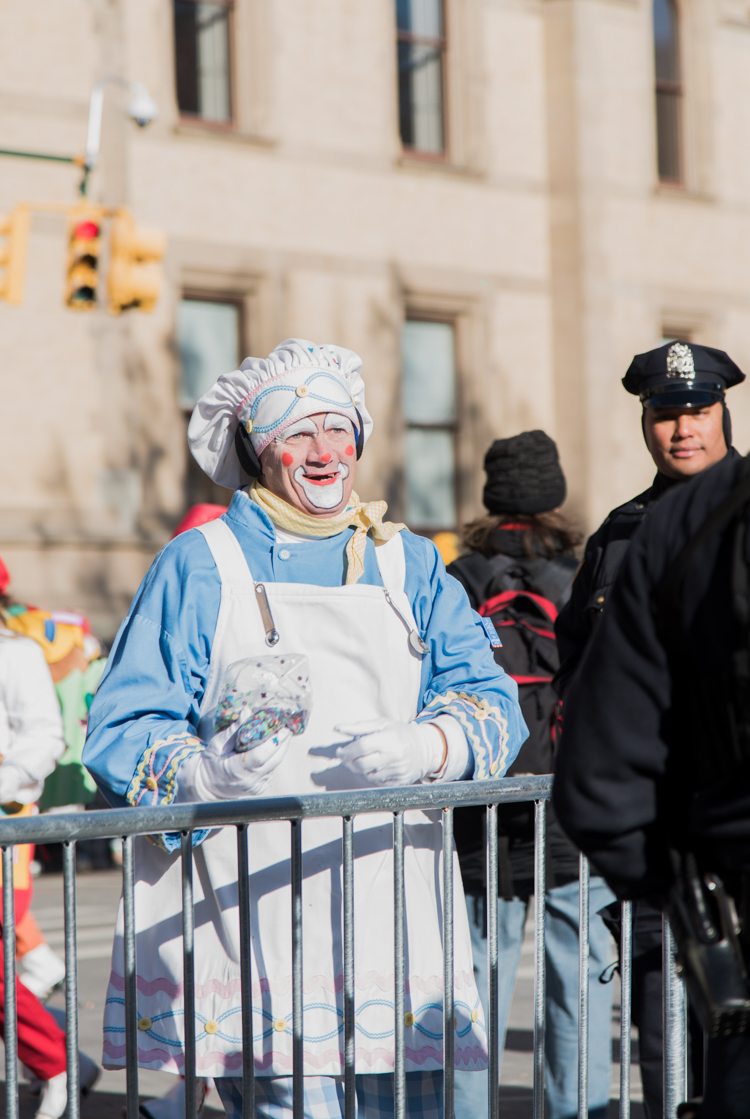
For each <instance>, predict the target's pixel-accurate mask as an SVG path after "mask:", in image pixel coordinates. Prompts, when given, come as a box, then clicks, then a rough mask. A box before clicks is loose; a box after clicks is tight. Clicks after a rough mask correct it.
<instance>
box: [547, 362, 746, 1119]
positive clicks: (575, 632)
mask: <svg viewBox="0 0 750 1119" xmlns="http://www.w3.org/2000/svg"><path fill="white" fill-rule="evenodd" d="M744 379H745V376H744V374H743V373H742V372H741V370H740V369H739V368H738V367H737V366H736V365H735V363H734V362H733V361H732V360H731V358H730V357H729V356H728V355H727V354H725V353H724V352H723V351H722V350H715V349H712V348H710V347H708V346H698V345H694V344H692V343H687V342H671V343H666V344H665V345H663V346H660V347H658V349H655V350H650V351H648V352H647V353H645V354H638V355H637V356H636V357H634V358H633V361H632V362H631V364H630V368H629V369H628V371H627V373H626V374H625V377H624V378H623V382H622V383H623V385H624V387H625V389H626V390H627V391H628V392H630V393H632V394H633V395H635V396H638V397H639V398H640V400H641V403H642V405H643V412H642V417H641V425H642V430H643V436H644V439H645V441H646V446H647V447H648V450H649V453H650V454H651V457H652V459H653V460H654V464H655V466H656V469H657V473H656V477H655V478H654V481H653V483H652V484H651V486H650V487H649V489H647V490H646V491H645V492H644V493H642V494H639V495H638V496H637V497H634V498H633V499H632V500H631V501H628V502H626V503H625V504H624V505H621V506H619V507H618V508H617V509H614V510H613V511H612V512H611V513H610V514H609V516H608V517H607V518H606V520H605V521H604V523H603V524H602V525H601V527H600V528H599V529H597V531H596V532H595V533H594V534H593V536H592V537H591V538H590V539H589V540H588V541H587V543H586V548H585V551H584V559H583V563H582V565H581V568H580V570H579V572H578V575H577V576H576V579H575V582H574V584H573V591H572V594H571V597H570V600H569V602H568V603H567V605H566V606H565V607H564V608H563V610H562V611H561V612H560V615H559V617H558V619H557V623H556V625H555V633H556V636H557V644H558V650H559V653H560V670H559V672H558V673H557V675H556V677H555V680H554V684H555V687H556V688H557V691H558V692H559V694H560V695H561V696H563V697H564V698H565V700H566V719H567V718H568V714H567V701H568V688H569V685H570V683H571V681H572V679H573V676H574V674H575V673H576V670H577V669H578V666H579V664H580V662H581V659H582V657H583V654H584V651H585V649H586V646H587V645H588V643H589V640H590V638H591V635H592V633H593V631H594V629H595V628H596V626H597V623H598V621H599V619H600V618H601V616H602V611H603V610H604V609H605V606H606V604H607V601H608V598H609V595H610V592H611V589H612V585H613V583H614V580H615V576H616V574H617V572H618V569H619V567H620V564H621V563H622V562H623V559H624V557H625V554H626V552H627V549H628V546H629V543H630V540H631V537H632V536H633V534H634V533H635V532H636V530H637V529H638V527H639V526H640V524H641V522H642V521H643V519H644V518H645V516H646V514H647V513H648V512H649V511H650V510H651V509H652V508H653V506H654V505H655V503H656V502H657V501H658V500H659V499H660V498H661V497H663V496H664V494H666V493H667V492H668V491H669V490H671V489H673V488H674V487H679V486H680V484H681V483H684V482H687V481H690V479H692V478H694V477H695V476H696V475H698V474H701V473H702V472H703V471H704V470H706V469H708V468H709V467H711V466H713V465H714V464H715V463H717V462H719V461H721V460H722V459H723V458H725V457H726V456H727V455H729V456H731V457H732V458H737V459H739V457H740V456H739V455H738V454H737V452H736V451H735V450H734V448H733V447H732V426H731V419H730V415H729V411H728V409H727V406H726V402H725V393H726V390H727V389H728V388H731V387H732V386H733V385H736V384H739V383H740V382H741V381H743V380H744ZM612 916H613V917H614V918H615V919H616V914H612ZM633 1021H634V1022H635V1024H636V1026H637V1027H638V1032H639V1042H640V1063H641V1078H642V1081H643V1090H644V1106H645V1111H646V1115H647V1119H661V1116H662V1110H663V1108H662V1009H661V913H660V911H659V910H658V909H656V908H655V907H654V906H652V905H650V904H649V903H648V902H646V901H645V900H644V899H641V900H640V901H639V902H638V903H637V905H636V907H635V915H634V931H633ZM696 1048H698V1054H697V1055H698V1056H699V1052H700V1046H698V1047H696ZM698 1073H699V1065H698V1067H697V1068H696V1074H698Z"/></svg>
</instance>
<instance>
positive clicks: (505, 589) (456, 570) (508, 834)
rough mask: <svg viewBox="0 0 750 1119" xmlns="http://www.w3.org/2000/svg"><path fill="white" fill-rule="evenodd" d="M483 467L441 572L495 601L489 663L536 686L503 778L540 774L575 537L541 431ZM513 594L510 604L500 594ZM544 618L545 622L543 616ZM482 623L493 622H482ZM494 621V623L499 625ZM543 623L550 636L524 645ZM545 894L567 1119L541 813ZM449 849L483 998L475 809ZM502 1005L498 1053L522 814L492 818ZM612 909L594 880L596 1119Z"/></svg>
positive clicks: (561, 916) (512, 972)
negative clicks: (455, 551) (479, 501)
mask: <svg viewBox="0 0 750 1119" xmlns="http://www.w3.org/2000/svg"><path fill="white" fill-rule="evenodd" d="M484 466H485V470H486V473H487V483H486V485H485V487H484V504H485V506H486V508H487V511H488V512H487V515H486V516H483V517H480V518H479V519H478V520H476V521H474V522H473V523H471V524H469V525H467V526H466V527H465V529H464V537H463V538H464V544H465V545H466V547H467V548H468V549H469V552H468V554H467V555H464V556H461V557H460V558H459V559H457V560H455V561H454V562H453V563H452V564H450V565H449V567H448V571H449V573H450V574H451V575H453V576H454V578H456V579H458V581H459V582H460V583H462V585H463V586H464V588H465V590H466V593H467V595H468V597H469V600H470V602H471V605H472V606H473V607H474V608H475V609H478V608H479V607H480V606H482V604H483V603H489V607H488V609H491V608H492V604H491V600H493V599H494V598H496V596H498V595H504V596H505V597H504V599H503V600H502V603H507V605H504V606H503V605H502V604H501V603H498V604H497V605H498V606H499V607H501V608H502V609H501V616H502V626H503V628H502V629H501V630H500V633H501V635H502V640H503V647H502V648H501V649H498V650H496V654H495V659H496V660H497V661H498V663H499V664H501V665H502V666H503V667H504V668H505V670H506V672H508V673H509V674H510V675H513V676H518V677H522V678H524V679H526V680H529V678H530V676H529V674H531V675H532V676H536V677H541V679H537V680H536V682H534V683H522V684H520V685H519V701H520V704H521V709H522V711H523V714H524V718H525V720H526V724H527V726H528V727H529V732H530V733H529V739H528V740H527V742H526V743H525V744H524V745H523V746H522V747H521V752H520V753H519V755H518V758H517V759H516V762H515V763H514V765H513V766H512V767H511V769H510V770H509V774H511V775H516V776H517V775H519V774H528V773H549V772H551V770H552V768H553V764H554V737H555V730H556V727H557V724H558V722H559V714H560V705H559V700H558V697H557V695H556V694H555V693H554V691H553V689H552V687H551V683H550V681H551V678H552V674H553V673H554V671H555V670H556V668H557V666H558V660H557V652H556V645H555V641H554V635H553V634H552V632H551V626H552V622H553V621H554V616H555V614H556V612H557V610H559V609H560V607H561V606H562V605H563V603H565V602H566V601H567V599H568V597H569V595H570V585H571V581H572V579H573V576H574V574H575V571H576V567H577V560H576V558H575V556H574V554H573V553H574V548H575V547H576V545H577V544H578V543H580V540H581V537H580V535H579V533H577V532H576V531H575V529H574V528H573V526H572V525H571V524H570V523H569V522H568V521H567V520H566V518H565V517H563V516H562V515H561V514H560V513H559V512H558V507H559V506H560V505H561V504H562V503H563V501H564V500H565V494H566V486H565V476H564V474H563V472H562V469H561V467H560V461H559V458H558V454H557V447H556V446H555V444H554V442H553V440H552V439H550V437H549V436H548V435H546V434H545V432H543V431H524V432H521V434H520V435H514V436H512V437H511V438H510V439H498V440H496V441H495V442H494V443H493V444H492V446H491V447H490V449H489V450H488V452H487V454H486V456H485V460H484ZM526 591H528V592H531V593H532V594H533V595H536V596H541V599H543V600H545V601H546V603H547V606H546V608H545V609H543V610H542V613H541V614H540V617H539V620H538V622H539V624H536V625H534V622H535V618H534V617H533V616H532V615H531V614H530V613H529V615H528V616H526V614H525V613H524V610H528V611H533V610H534V609H537V608H538V602H535V601H534V600H529V599H528V598H526V597H525V595H524V594H523V592H526ZM509 592H517V596H516V597H512V595H511V599H512V600H511V601H510V602H508V593H509ZM545 610H546V612H545ZM490 616H491V615H490ZM497 621H498V617H496V618H495V622H496V624H497ZM525 622H529V623H531V624H532V625H534V630H535V631H537V634H538V632H539V631H542V630H543V629H544V627H545V625H546V630H547V632H548V633H549V636H548V638H546V639H545V638H543V637H541V638H540V637H538V636H531V637H530V636H529V635H530V634H533V632H534V630H531V629H529V627H528V626H525V625H524V623H525ZM547 811H548V817H547V819H548V830H547V891H546V897H545V901H546V954H547V995H546V1000H547V1005H546V1062H547V1070H546V1082H547V1084H546V1089H547V1090H546V1098H547V1114H548V1116H549V1119H569V1117H570V1116H572V1115H575V1114H576V1113H577V1107H578V1071H577V1070H578V1061H577V1028H578V1027H577V1018H578V851H577V849H576V848H575V847H574V846H573V844H572V843H571V842H570V840H568V839H567V837H566V836H565V835H564V833H563V832H562V830H561V828H560V827H559V825H558V823H557V821H556V820H555V818H554V815H553V813H552V811H551V806H549V805H548V808H547ZM454 817H455V821H454V830H455V838H456V847H457V850H458V856H459V860H460V863H461V871H462V876H463V881H464V890H465V893H466V902H467V907H468V911H469V925H470V928H471V933H472V947H473V950H474V966H475V969H476V970H477V972H478V973H479V974H478V975H477V986H478V988H479V991H480V993H483V992H485V991H486V989H487V984H486V979H487V939H486V915H485V888H486V885H485V854H484V852H485V835H484V819H485V810H484V808H464V809H457V810H456V812H455V814H454ZM499 832H500V835H499V843H498V846H499V856H500V857H499V882H498V893H499V896H500V899H501V900H500V901H499V903H498V934H499V968H498V973H499V976H498V980H499V992H498V993H499V998H498V1019H499V1021H498V1036H499V1038H500V1048H501V1050H502V1048H503V1046H504V1039H505V1030H506V1023H507V1019H508V1012H509V1010H510V1004H511V1000H512V997H513V988H514V986H515V980H516V974H517V971H518V965H519V961H520V955H521V946H522V942H523V927H524V923H525V919H526V912H527V907H528V903H529V898H530V896H531V893H532V890H533V874H534V814H533V806H531V807H530V806H529V805H528V804H521V805H507V806H502V807H501V808H500V809H499ZM613 899H614V895H613V894H612V893H610V891H609V890H608V888H607V887H606V885H605V884H604V881H603V880H602V879H600V878H598V877H596V876H594V877H592V879H591V912H592V917H591V921H590V942H591V957H590V977H591V983H590V1008H589V1013H590V1020H591V1029H590V1042H589V1068H590V1075H589V1100H590V1110H589V1115H590V1116H591V1117H592V1119H593V1117H596V1119H603V1116H604V1115H605V1113H606V1108H607V1104H608V1101H609V1087H610V1066H611V1045H610V1019H611V1013H612V988H611V986H610V985H603V984H600V983H599V982H598V979H599V976H600V974H601V973H602V972H604V971H605V969H606V968H607V967H608V965H609V964H610V962H611V959H612V951H613V946H612V941H611V937H610V935H609V933H608V932H607V929H606V928H605V926H604V924H603V922H602V919H601V918H600V917H598V916H597V915H596V911H597V910H598V909H600V908H602V906H605V905H607V904H608V903H609V902H611V901H612V900H613ZM486 1111H487V1079H486V1076H485V1075H484V1074H481V1073H464V1072H457V1073H456V1104H455V1114H456V1119H474V1117H475V1116H477V1115H482V1114H486Z"/></svg>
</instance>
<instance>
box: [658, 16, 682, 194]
mask: <svg viewBox="0 0 750 1119" xmlns="http://www.w3.org/2000/svg"><path fill="white" fill-rule="evenodd" d="M654 60H655V64H656V65H655V70H656V145H657V161H658V166H659V178H660V179H661V180H662V181H663V182H671V183H678V182H680V180H681V178H682V151H681V147H682V137H681V132H682V120H681V117H682V83H681V81H680V43H679V26H678V15H677V5H676V3H675V0H654Z"/></svg>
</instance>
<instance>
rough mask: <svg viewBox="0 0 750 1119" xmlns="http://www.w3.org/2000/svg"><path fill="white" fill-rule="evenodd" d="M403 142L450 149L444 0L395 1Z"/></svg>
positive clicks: (433, 150)
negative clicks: (445, 111) (445, 118)
mask: <svg viewBox="0 0 750 1119" xmlns="http://www.w3.org/2000/svg"><path fill="white" fill-rule="evenodd" d="M396 23H397V28H398V32H397V34H398V108H399V125H400V128H401V143H402V144H403V145H404V147H405V148H409V149H411V150H412V151H415V152H423V153H425V154H427V155H439V154H441V153H442V152H443V151H444V150H445V124H444V119H443V118H444V85H445V74H444V69H445V20H444V13H443V0H396Z"/></svg>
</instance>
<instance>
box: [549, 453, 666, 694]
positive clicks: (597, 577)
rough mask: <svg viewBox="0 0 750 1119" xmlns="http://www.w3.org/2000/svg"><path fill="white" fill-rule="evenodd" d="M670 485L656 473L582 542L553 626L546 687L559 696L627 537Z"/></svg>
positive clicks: (602, 602) (575, 664)
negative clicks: (551, 674)
mask: <svg viewBox="0 0 750 1119" xmlns="http://www.w3.org/2000/svg"><path fill="white" fill-rule="evenodd" d="M674 485H675V483H674V482H673V481H672V480H671V479H670V478H667V477H665V476H664V475H663V474H657V475H656V477H655V478H654V481H653V483H652V484H651V486H650V487H649V488H648V489H647V490H644V492H643V493H641V494H638V496H637V497H634V498H632V499H631V500H630V501H626V502H625V504H624V505H619V506H618V507H617V509H613V510H612V512H611V513H610V514H609V516H608V517H607V519H606V520H605V521H604V522H603V524H602V525H601V526H600V527H599V528H598V529H597V530H596V532H595V533H594V534H593V536H590V537H589V539H588V540H587V541H586V548H585V550H584V554H583V563H582V564H581V566H580V568H579V570H578V574H577V575H576V577H575V581H574V583H573V588H572V591H571V595H570V598H569V600H568V602H567V603H566V605H565V606H564V607H563V609H562V610H561V611H560V613H559V615H558V617H557V621H556V622H555V636H556V638H557V649H558V652H559V654H560V668H559V670H558V672H557V674H556V675H555V678H554V680H553V681H552V685H553V687H554V688H555V690H556V691H557V693H558V695H560V696H564V695H565V693H566V692H567V690H568V687H569V685H570V682H571V680H572V678H573V675H574V673H575V671H576V669H577V668H578V665H579V663H580V661H581V658H582V657H583V654H584V652H585V649H586V646H587V645H588V642H589V639H590V637H591V634H592V632H593V630H594V627H595V626H596V623H597V622H598V620H599V618H600V617H601V614H602V610H603V609H604V606H605V603H606V602H607V599H608V597H609V593H610V591H611V589H612V584H613V583H614V581H615V576H616V575H617V572H618V570H619V568H620V564H621V563H622V561H623V560H624V558H625V553H626V552H627V550H628V545H629V544H630V540H631V538H632V536H633V533H634V532H636V530H637V529H638V528H639V526H640V524H641V521H642V520H643V518H644V517H645V516H646V514H647V513H648V511H649V510H650V509H651V508H652V507H653V505H654V504H655V502H657V501H658V500H659V498H661V497H663V496H664V494H665V493H667V491H668V490H670V489H671V488H672V487H673V486H674Z"/></svg>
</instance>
